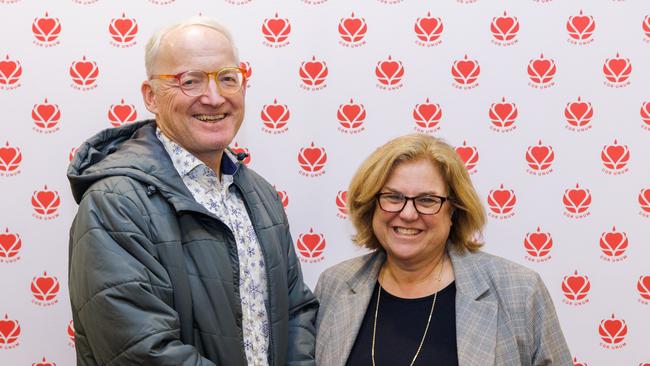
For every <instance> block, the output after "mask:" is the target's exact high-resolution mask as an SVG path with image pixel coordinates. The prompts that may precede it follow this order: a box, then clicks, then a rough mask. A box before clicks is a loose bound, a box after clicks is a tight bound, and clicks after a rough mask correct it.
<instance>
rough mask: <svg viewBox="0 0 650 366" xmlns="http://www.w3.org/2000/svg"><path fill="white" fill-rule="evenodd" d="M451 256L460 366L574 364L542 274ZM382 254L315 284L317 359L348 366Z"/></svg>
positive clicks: (486, 258)
mask: <svg viewBox="0 0 650 366" xmlns="http://www.w3.org/2000/svg"><path fill="white" fill-rule="evenodd" d="M449 256H450V258H451V263H452V266H453V268H454V276H455V281H456V344H457V347H458V361H459V365H460V366H474V365H476V366H489V365H499V366H501V365H512V366H515V365H517V366H520V365H560V366H565V365H566V366H573V361H572V359H571V353H570V352H569V348H568V347H567V344H566V341H565V340H564V336H563V335H562V330H561V329H560V324H559V322H558V319H557V315H556V314H555V308H554V307H553V302H552V301H551V296H550V295H549V293H548V291H547V290H546V287H545V286H544V283H543V282H542V279H541V278H540V277H539V275H538V274H537V273H535V272H534V271H532V270H530V269H527V268H525V267H523V266H521V265H518V264H515V263H513V262H510V261H508V260H505V259H503V258H499V257H496V256H493V255H490V254H487V253H483V252H477V253H469V252H465V253H459V252H457V251H455V250H450V251H449ZM384 260H385V254H384V252H383V250H378V251H375V252H373V253H370V254H367V255H364V256H361V257H357V258H353V259H350V260H348V261H345V262H343V263H340V264H338V265H335V266H333V267H331V268H329V269H327V270H326V271H325V272H323V273H322V274H321V276H320V278H319V280H318V284H317V285H316V290H315V294H316V297H317V298H318V299H319V301H320V310H319V311H318V318H317V320H316V329H317V334H316V363H317V364H318V365H320V366H340V365H345V362H346V361H347V358H348V356H349V354H350V351H351V350H352V346H353V345H354V341H355V339H356V337H357V333H358V332H359V328H360V327H361V322H362V320H363V317H364V315H365V313H366V308H367V307H368V304H369V302H370V297H371V295H372V292H373V288H374V286H375V283H376V280H377V275H378V273H379V269H380V267H381V265H382V263H383V262H384ZM368 352H370V347H368Z"/></svg>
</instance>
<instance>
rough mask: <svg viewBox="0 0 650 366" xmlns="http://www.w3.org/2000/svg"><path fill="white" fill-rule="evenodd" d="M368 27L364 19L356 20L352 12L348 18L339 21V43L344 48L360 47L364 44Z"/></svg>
mask: <svg viewBox="0 0 650 366" xmlns="http://www.w3.org/2000/svg"><path fill="white" fill-rule="evenodd" d="M367 31H368V25H367V24H366V20H365V19H364V18H357V17H355V16H354V12H352V15H351V16H350V17H349V18H341V20H339V36H340V37H341V40H340V41H339V43H340V44H341V45H343V46H346V47H360V46H363V45H364V44H366V40H365V37H366V32H367Z"/></svg>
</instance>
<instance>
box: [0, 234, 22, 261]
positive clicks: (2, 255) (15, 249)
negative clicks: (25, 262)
mask: <svg viewBox="0 0 650 366" xmlns="http://www.w3.org/2000/svg"><path fill="white" fill-rule="evenodd" d="M22 246H23V242H22V241H21V240H20V235H18V234H14V233H10V232H9V229H8V228H6V229H5V232H4V233H2V234H0V263H12V262H16V261H18V260H19V259H20V248H22Z"/></svg>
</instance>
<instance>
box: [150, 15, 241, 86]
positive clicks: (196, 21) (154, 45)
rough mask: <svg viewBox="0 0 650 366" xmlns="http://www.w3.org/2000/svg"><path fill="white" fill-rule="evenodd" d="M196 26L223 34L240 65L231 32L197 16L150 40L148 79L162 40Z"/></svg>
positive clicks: (167, 28) (165, 28)
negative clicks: (168, 35)
mask: <svg viewBox="0 0 650 366" xmlns="http://www.w3.org/2000/svg"><path fill="white" fill-rule="evenodd" d="M196 25H198V26H203V27H207V28H211V29H214V30H216V31H217V32H219V33H221V34H223V35H224V36H225V37H226V39H228V41H229V42H230V45H231V46H232V50H233V52H234V54H235V60H236V61H237V63H238V64H239V53H238V52H237V47H235V42H234V40H233V38H232V35H231V34H230V31H228V29H227V28H226V27H224V26H223V25H221V23H219V22H218V21H216V20H215V19H212V18H208V17H204V16H195V17H192V18H189V19H186V20H182V21H180V22H178V23H175V24H171V25H168V26H166V27H164V28H161V29H159V30H158V31H156V33H154V34H153V35H152V36H151V37H150V38H149V41H148V42H147V46H146V47H145V51H144V67H145V69H146V71H147V77H150V76H151V75H152V74H153V66H154V63H155V62H156V57H158V50H159V49H160V43H161V42H162V39H163V38H165V36H166V35H167V34H169V33H171V32H172V31H175V30H178V29H182V28H187V27H191V26H196Z"/></svg>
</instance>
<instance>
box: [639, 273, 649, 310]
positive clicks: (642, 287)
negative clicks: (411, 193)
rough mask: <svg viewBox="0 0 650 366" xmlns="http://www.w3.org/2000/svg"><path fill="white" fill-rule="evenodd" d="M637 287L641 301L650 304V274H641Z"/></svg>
mask: <svg viewBox="0 0 650 366" xmlns="http://www.w3.org/2000/svg"><path fill="white" fill-rule="evenodd" d="M636 289H637V290H638V291H639V295H640V296H641V299H639V301H641V302H642V303H643V304H646V305H647V304H648V301H650V276H639V281H638V282H637V283H636Z"/></svg>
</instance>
